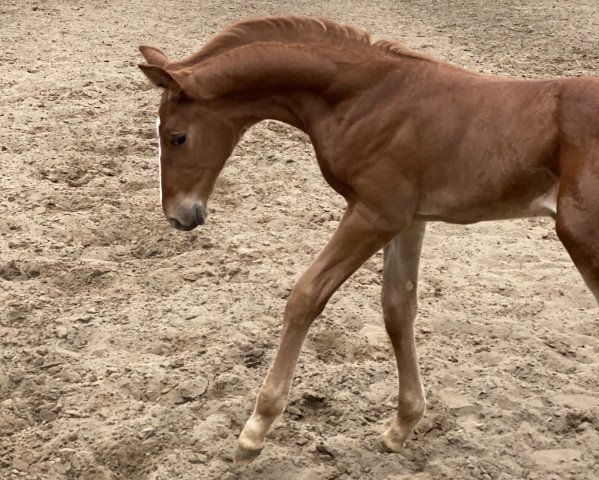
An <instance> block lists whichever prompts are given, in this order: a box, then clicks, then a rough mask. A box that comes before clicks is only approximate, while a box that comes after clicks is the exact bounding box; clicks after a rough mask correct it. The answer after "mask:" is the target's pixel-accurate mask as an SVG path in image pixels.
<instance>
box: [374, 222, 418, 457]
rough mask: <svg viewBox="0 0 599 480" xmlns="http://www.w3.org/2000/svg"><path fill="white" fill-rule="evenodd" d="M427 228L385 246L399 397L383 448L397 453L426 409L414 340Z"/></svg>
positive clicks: (386, 310)
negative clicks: (421, 252) (419, 276)
mask: <svg viewBox="0 0 599 480" xmlns="http://www.w3.org/2000/svg"><path fill="white" fill-rule="evenodd" d="M425 225H426V224H425V223H424V222H416V221H414V222H412V223H411V224H410V226H408V227H407V228H406V229H405V230H403V231H402V232H401V233H400V234H399V235H397V236H396V237H395V238H394V239H393V240H391V242H389V244H388V245H387V246H386V247H385V263H384V267H383V295H382V300H383V317H384V320H385V327H386V329H387V333H388V334H389V338H390V339H391V344H392V345H393V350H394V352H395V358H396V360H397V372H398V375H399V394H398V398H397V414H396V415H395V416H394V417H393V420H392V421H391V425H390V426H389V427H388V428H387V430H386V431H385V433H384V434H383V445H384V447H385V449H387V450H391V451H393V452H399V451H400V450H401V448H402V447H403V444H404V442H405V441H406V439H407V438H408V436H409V435H410V434H411V433H412V431H413V430H414V427H415V426H416V424H417V423H418V421H419V420H420V419H421V418H422V416H423V415H424V410H425V400H424V390H423V388H422V381H421V379H420V371H419V369H418V357H417V355H416V343H415V341H414V321H415V319H416V310H417V304H416V302H417V296H416V286H417V284H418V263H419V260H420V250H421V248H422V239H423V237H424V228H425Z"/></svg>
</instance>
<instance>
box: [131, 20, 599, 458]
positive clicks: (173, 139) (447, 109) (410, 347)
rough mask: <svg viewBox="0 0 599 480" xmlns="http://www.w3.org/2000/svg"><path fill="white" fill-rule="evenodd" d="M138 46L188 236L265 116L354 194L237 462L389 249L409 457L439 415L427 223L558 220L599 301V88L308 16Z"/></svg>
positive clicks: (315, 268)
mask: <svg viewBox="0 0 599 480" xmlns="http://www.w3.org/2000/svg"><path fill="white" fill-rule="evenodd" d="M140 50H141V53H142V54H143V56H144V57H145V60H146V61H147V64H143V65H140V66H139V67H140V68H141V70H142V71H143V72H144V73H145V74H146V76H147V77H148V78H149V79H150V81H151V82H152V83H154V84H155V85H157V86H158V87H162V88H163V89H164V93H163V96H162V102H161V104H160V110H159V119H158V134H159V142H160V147H161V148H160V166H161V174H160V180H161V200H162V208H163V210H164V213H165V215H166V217H167V219H168V220H169V221H170V223H171V224H172V225H173V226H174V227H175V228H178V229H180V230H191V229H193V228H195V227H196V226H197V225H201V224H203V223H204V221H205V219H206V215H207V213H208V211H207V204H208V198H209V197H210V194H211V192H212V189H213V186H214V182H215V180H216V178H217V176H218V174H219V172H220V171H221V169H222V168H223V166H224V164H225V161H226V159H227V158H228V157H229V155H230V154H231V152H232V151H233V148H234V147H235V145H236V144H237V142H238V141H239V139H240V138H241V136H242V135H243V133H244V132H245V130H247V129H248V128H249V127H250V126H252V125H254V124H255V123H257V122H259V121H261V120H263V119H267V118H269V119H275V120H279V121H282V122H286V123H288V124H290V125H293V126H294V127H297V128H299V129H301V130H303V131H304V132H306V133H307V134H308V135H309V136H310V139H311V141H312V144H313V145H314V150H315V152H316V157H317V159H318V163H319V166H320V168H321V171H322V174H323V175H324V178H325V179H326V181H327V182H328V183H329V184H330V185H331V187H332V188H333V189H335V190H336V191H337V192H338V193H339V194H341V195H342V196H343V197H344V198H345V199H346V200H347V210H346V211H345V214H344V215H343V218H342V219H341V221H340V223H339V226H338V228H337V230H336V232H335V233H334V234H333V236H332V238H331V239H330V241H329V242H328V243H327V245H326V246H325V248H324V250H323V251H322V252H321V253H320V255H319V256H318V257H317V258H316V260H315V261H314V263H313V264H312V265H311V266H310V267H309V268H308V269H307V271H306V272H305V273H304V274H303V275H302V276H301V278H300V279H299V280H298V282H297V284H296V285H295V287H294V288H293V290H292V292H291V295H290V296H289V300H288V302H287V306H286V308H285V314H284V318H283V331H282V336H281V340H280V345H279V348H278V350H277V353H276V356H275V358H274V361H273V363H272V365H271V367H270V370H269V372H268V375H267V376H266V379H265V380H264V384H263V385H262V388H261V389H260V393H259V394H258V398H257V401H256V407H255V410H254V412H253V414H252V415H251V417H250V419H249V420H248V421H247V423H246V425H245V427H244V428H243V431H242V432H241V435H240V437H239V445H238V450H237V455H236V460H237V462H238V463H241V464H243V463H248V462H250V461H251V460H253V459H254V458H255V457H256V456H257V455H258V454H259V453H260V451H261V450H262V448H263V447H264V440H265V436H266V433H267V432H268V430H269V428H270V427H271V425H272V424H273V422H274V420H275V419H276V418H277V417H278V416H279V415H281V413H282V412H283V410H284V409H285V405H286V402H287V397H288V393H289V388H290V386H291V380H292V376H293V372H294V369H295V366H296V363H297V360H298V356H299V353H300V349H301V346H302V342H303V341H304V338H305V337H306V334H307V332H308V329H309V328H310V325H311V324H312V322H313V321H314V319H315V318H316V317H317V316H318V314H320V312H322V310H323V308H324V307H325V305H326V303H327V301H328V299H329V298H330V297H331V295H332V294H333V292H335V290H337V289H338V288H339V286H340V285H341V284H342V283H343V282H344V281H345V280H346V279H347V278H348V277H349V276H350V275H351V274H352V273H353V272H355V271H356V269H358V268H359V267H360V266H361V265H362V264H363V263H364V262H365V261H366V260H367V259H368V258H369V257H370V256H372V255H373V254H374V253H376V252H377V251H378V250H379V249H381V248H384V271H383V293H382V302H383V312H384V320H385V326H386V329H387V332H388V334H389V337H390V339H391V343H392V344H393V349H394V350H395V356H396V358H397V368H398V371H399V398H398V410H397V415H396V416H395V417H394V418H393V420H392V422H391V425H390V426H389V427H388V429H387V430H386V432H385V433H384V434H383V438H382V441H383V444H384V446H385V447H386V448H387V449H388V450H391V451H394V452H397V451H399V450H400V449H401V448H402V446H403V444H404V442H405V440H406V438H407V437H408V435H409V434H410V432H412V430H413V429H414V427H415V425H416V424H417V422H418V421H419V420H420V418H421V417H422V415H423V414H424V410H425V399H424V393H423V388H422V383H421V380H420V373H419V369H418V361H417V356H416V349H415V344H414V319H415V316H416V309H417V306H416V285H417V281H418V261H419V257H420V250H421V246H422V239H423V235H424V228H425V222H426V221H429V220H433V221H444V222H451V223H462V224H465V223H472V222H478V221H482V220H496V219H507V218H522V217H531V216H539V215H548V216H552V217H554V218H555V219H556V227H557V233H558V236H559V238H560V240H561V241H562V242H563V244H564V245H565V247H566V249H567V250H568V252H569V253H570V255H571V257H572V259H573V261H574V263H575V265H576V266H577V267H578V269H579V271H580V273H581V274H582V276H583V278H584V279H585V281H586V283H587V285H588V286H589V288H590V289H591V291H592V292H593V293H594V295H595V297H596V298H597V299H598V300H599V241H598V240H599V79H595V78H571V79H551V80H535V81H532V80H531V81H523V80H514V79H509V78H500V77H496V76H484V75H479V74H476V73H472V72H468V71H466V70H463V69H461V68H458V67H455V66H451V65H448V64H446V63H443V62H439V61H436V60H434V59H432V58H429V57H427V56H425V55H422V54H419V53H416V52H414V51H410V50H408V49H407V48H405V47H404V46H403V45H401V44H399V43H394V42H388V41H378V42H376V43H372V42H371V41H370V37H369V35H368V34H367V33H366V32H364V31H362V30H358V29H356V28H352V27H348V26H341V25H338V24H336V23H334V22H332V21H330V20H324V19H312V18H302V17H276V18H265V19H259V20H250V21H245V22H241V23H238V24H236V25H233V26H232V27H230V28H228V29H226V30H225V31H224V32H222V33H221V34H219V35H218V36H216V37H215V38H214V39H213V40H211V41H210V42H208V43H207V44H206V46H204V48H202V49H201V50H200V51H198V52H197V53H195V54H194V55H192V56H190V57H188V58H186V59H184V60H180V61H171V60H169V59H168V58H167V56H166V55H165V54H164V53H163V52H162V51H161V50H160V49H157V48H153V47H146V46H142V47H140Z"/></svg>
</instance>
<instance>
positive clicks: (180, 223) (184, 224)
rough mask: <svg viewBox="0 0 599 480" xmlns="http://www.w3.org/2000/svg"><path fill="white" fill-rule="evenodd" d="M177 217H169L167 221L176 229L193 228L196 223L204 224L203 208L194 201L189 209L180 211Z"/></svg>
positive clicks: (185, 229)
mask: <svg viewBox="0 0 599 480" xmlns="http://www.w3.org/2000/svg"><path fill="white" fill-rule="evenodd" d="M178 217H179V218H175V217H169V218H168V221H169V223H170V224H171V225H172V226H173V227H174V228H176V229H177V230H183V231H185V232H188V231H189V230H193V229H194V228H196V227H197V226H198V225H204V222H205V221H206V213H205V209H204V208H203V207H202V206H201V205H200V204H199V203H194V204H193V206H192V207H191V208H190V209H189V210H187V211H185V212H181V213H180V215H178Z"/></svg>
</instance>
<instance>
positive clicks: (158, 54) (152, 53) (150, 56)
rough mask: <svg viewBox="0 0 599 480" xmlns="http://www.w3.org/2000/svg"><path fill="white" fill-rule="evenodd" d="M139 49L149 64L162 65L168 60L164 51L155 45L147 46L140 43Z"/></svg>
mask: <svg viewBox="0 0 599 480" xmlns="http://www.w3.org/2000/svg"><path fill="white" fill-rule="evenodd" d="M139 51H140V52H141V54H142V55H143V56H144V58H145V59H146V62H148V64H149V65H156V66H157V67H164V66H165V65H166V64H167V63H168V62H169V60H168V57H167V56H166V53H164V52H163V51H162V50H160V49H159V48H156V47H148V46H147V45H141V46H140V47H139Z"/></svg>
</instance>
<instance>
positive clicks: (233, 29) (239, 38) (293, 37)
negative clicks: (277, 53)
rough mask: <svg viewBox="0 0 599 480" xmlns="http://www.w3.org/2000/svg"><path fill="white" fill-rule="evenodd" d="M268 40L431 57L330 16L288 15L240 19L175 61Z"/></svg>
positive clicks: (185, 64)
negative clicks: (324, 44) (331, 45)
mask: <svg viewBox="0 0 599 480" xmlns="http://www.w3.org/2000/svg"><path fill="white" fill-rule="evenodd" d="M265 42H272V43H282V44H302V45H306V44H311V43H323V42H324V43H328V44H333V45H340V46H344V47H348V46H353V47H354V48H358V49H374V50H376V51H378V52H381V53H383V54H386V55H389V56H393V57H412V58H420V59H427V60H431V58H430V57H428V56H427V55H423V54H421V53H419V52H415V51H413V50H410V49H409V48H407V47H406V46H405V45H403V44H402V43H400V42H397V41H390V40H379V41H377V42H374V43H373V42H372V41H371V38H370V34H369V33H368V32H366V31H365V30H362V29H360V28H356V27H351V26H348V25H340V24H338V23H336V22H333V21H332V20H328V19H326V18H313V17H295V16H287V17H269V18H262V19H254V20H245V21H242V22H238V23H236V24H234V25H232V26H230V27H229V28H227V29H226V30H225V31H223V32H222V33H220V34H218V35H217V36H216V37H214V38H213V39H212V40H210V41H209V42H208V43H207V44H206V45H204V47H202V48H201V49H200V50H199V51H198V52H196V53H194V54H193V55H191V56H189V57H187V58H185V59H184V60H181V61H179V62H174V64H176V66H177V67H188V66H192V65H195V64H197V63H199V62H201V61H203V60H205V59H208V58H213V57H215V56H218V55H221V54H223V53H226V52H228V51H230V50H233V49H235V48H238V47H242V46H245V45H249V44H252V43H265ZM174 64H173V66H175V65H174Z"/></svg>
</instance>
